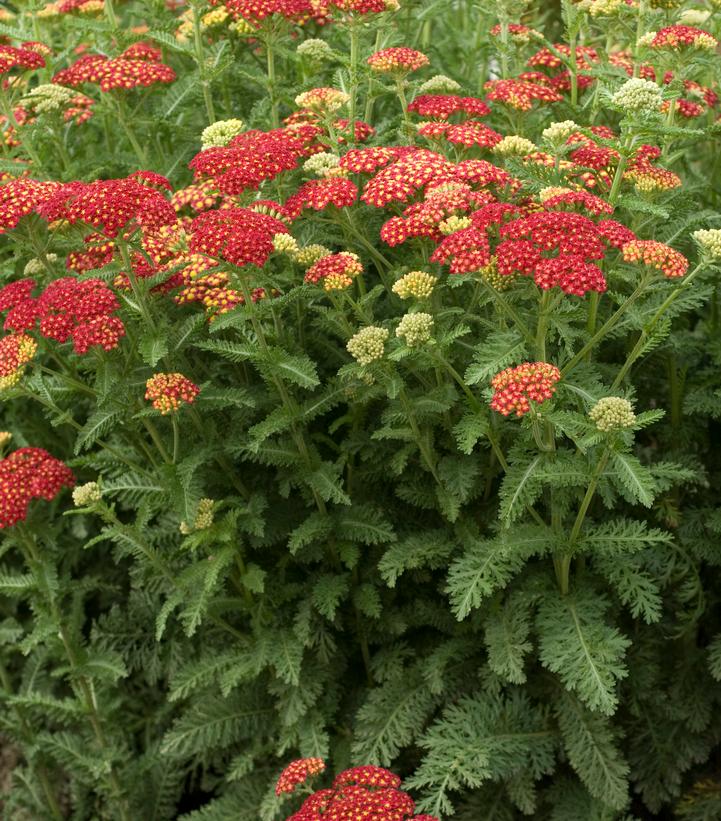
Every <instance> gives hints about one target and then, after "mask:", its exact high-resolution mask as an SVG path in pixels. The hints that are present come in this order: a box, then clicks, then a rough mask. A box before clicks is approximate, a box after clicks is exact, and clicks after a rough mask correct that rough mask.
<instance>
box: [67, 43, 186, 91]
mask: <svg viewBox="0 0 721 821" xmlns="http://www.w3.org/2000/svg"><path fill="white" fill-rule="evenodd" d="M141 45H142V47H141ZM175 78H176V75H175V72H174V71H173V69H172V68H170V66H167V65H165V63H162V62H160V53H159V52H158V51H157V50H156V49H155V48H153V47H152V46H147V45H146V44H137V43H136V44H134V45H132V46H130V48H129V49H127V50H126V51H124V52H123V53H122V54H121V55H120V56H119V57H113V58H110V57H106V56H105V55H103V54H86V55H84V56H83V57H81V58H80V59H79V60H76V61H75V62H74V63H73V64H72V65H71V66H68V68H64V69H62V70H61V71H59V72H58V73H57V74H56V75H55V76H54V77H53V82H54V83H59V84H60V85H64V86H71V87H73V88H75V87H77V86H79V85H82V84H83V83H94V84H96V85H99V86H100V90H101V91H111V90H113V89H116V88H124V89H131V88H144V87H147V86H151V85H153V84H154V83H172V82H173V81H174V80H175Z"/></svg>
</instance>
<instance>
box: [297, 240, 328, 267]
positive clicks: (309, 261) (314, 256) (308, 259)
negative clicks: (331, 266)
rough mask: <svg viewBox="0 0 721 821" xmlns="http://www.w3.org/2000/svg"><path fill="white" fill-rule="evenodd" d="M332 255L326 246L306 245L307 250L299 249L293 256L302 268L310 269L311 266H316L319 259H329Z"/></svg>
mask: <svg viewBox="0 0 721 821" xmlns="http://www.w3.org/2000/svg"><path fill="white" fill-rule="evenodd" d="M332 253H333V252H332V251H331V250H330V248H326V247H325V245H318V243H314V244H313V245H306V246H305V248H299V249H298V250H297V251H296V252H295V253H294V254H293V259H294V260H295V261H296V262H297V263H298V265H300V266H301V268H310V266H311V265H315V263H316V262H318V260H319V259H323V257H327V256H329V255H330V254H332Z"/></svg>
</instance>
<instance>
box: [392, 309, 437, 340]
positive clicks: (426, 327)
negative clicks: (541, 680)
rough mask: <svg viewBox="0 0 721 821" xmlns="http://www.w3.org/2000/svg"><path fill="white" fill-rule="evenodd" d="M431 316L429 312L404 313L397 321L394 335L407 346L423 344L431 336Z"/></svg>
mask: <svg viewBox="0 0 721 821" xmlns="http://www.w3.org/2000/svg"><path fill="white" fill-rule="evenodd" d="M432 332H433V317H432V316H431V315H430V314H425V313H417V314H406V315H405V316H404V317H403V319H401V321H400V322H399V323H398V327H397V328H396V336H397V337H398V338H399V339H402V340H403V341H404V342H405V343H406V345H408V347H409V348H415V347H417V346H418V345H423V344H424V343H425V342H428V340H429V339H430V338H431V334H432Z"/></svg>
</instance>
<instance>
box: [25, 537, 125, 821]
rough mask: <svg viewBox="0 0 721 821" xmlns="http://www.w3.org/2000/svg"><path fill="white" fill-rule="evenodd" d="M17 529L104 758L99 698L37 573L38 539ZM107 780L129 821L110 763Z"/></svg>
mask: <svg viewBox="0 0 721 821" xmlns="http://www.w3.org/2000/svg"><path fill="white" fill-rule="evenodd" d="M16 527H17V531H18V533H19V535H20V540H19V541H20V544H21V547H24V548H25V549H24V550H23V553H24V554H25V560H26V562H27V563H28V565H29V567H30V569H31V570H32V571H33V573H34V575H35V576H36V579H37V584H38V588H39V589H40V590H41V591H43V592H44V593H45V598H44V600H45V603H46V604H47V605H48V607H49V608H50V614H51V616H52V619H53V621H54V622H55V627H56V628H57V630H58V635H59V636H60V640H61V642H62V645H63V648H64V649H65V655H66V657H67V659H68V662H69V664H70V669H71V670H72V672H73V680H74V681H77V683H78V686H79V688H80V692H81V694H82V697H83V701H84V703H85V709H86V711H87V715H88V720H89V721H90V725H91V727H92V729H93V734H94V735H95V740H96V741H97V743H98V747H99V748H100V749H101V750H102V752H103V755H107V753H108V742H107V739H106V738H105V732H104V730H103V727H102V722H101V720H100V715H99V713H98V708H97V704H96V697H95V693H94V691H93V687H92V684H91V683H90V682H89V681H88V678H87V677H86V676H84V675H82V674H78V673H77V670H78V668H79V667H80V664H79V662H78V657H77V655H76V653H75V648H74V647H73V645H72V643H71V641H70V636H69V634H68V631H67V628H66V627H65V623H64V622H63V620H62V618H61V615H60V609H59V607H58V604H57V601H56V599H55V595H54V591H53V590H52V589H50V587H49V586H48V585H47V584H46V583H45V581H44V580H45V573H36V572H35V571H36V570H37V569H40V568H42V567H43V562H42V559H41V557H40V555H39V553H38V551H37V546H36V544H35V539H34V537H33V536H32V535H31V534H30V532H29V531H28V530H27V529H26V528H25V526H24V524H20V525H17V526H16ZM108 780H109V782H110V787H111V790H112V793H113V798H114V799H115V801H116V802H117V809H118V812H119V816H118V817H119V818H120V820H121V821H130V814H129V811H128V805H127V800H126V799H125V797H124V796H123V790H122V787H121V786H120V781H119V779H118V776H117V773H116V771H115V767H113V765H112V764H110V767H109V772H108Z"/></svg>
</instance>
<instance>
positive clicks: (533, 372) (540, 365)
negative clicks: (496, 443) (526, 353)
mask: <svg viewBox="0 0 721 821" xmlns="http://www.w3.org/2000/svg"><path fill="white" fill-rule="evenodd" d="M560 378H561V372H560V371H559V370H558V368H557V367H556V366H555V365H549V364H548V362H525V363H524V364H523V365H518V366H516V367H515V368H506V369H505V370H504V371H501V372H500V373H497V374H496V375H495V376H494V377H493V379H492V380H491V387H492V388H493V390H494V391H495V393H494V394H493V398H492V399H491V408H492V409H493V410H495V411H498V413H501V414H503V416H509V415H510V414H512V413H515V415H516V416H523V415H524V414H526V413H528V412H529V411H530V410H531V402H539V403H540V402H545V401H546V400H547V399H550V398H551V397H552V396H553V394H554V393H555V391H556V387H555V386H556V383H557V382H558V381H559V379H560Z"/></svg>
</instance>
